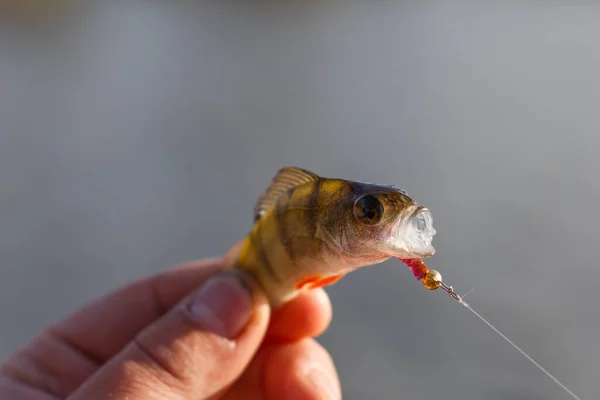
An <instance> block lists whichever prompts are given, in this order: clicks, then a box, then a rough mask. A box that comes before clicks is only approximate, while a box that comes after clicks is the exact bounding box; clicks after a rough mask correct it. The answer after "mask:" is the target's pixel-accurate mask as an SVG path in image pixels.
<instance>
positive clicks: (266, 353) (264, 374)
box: [220, 339, 341, 400]
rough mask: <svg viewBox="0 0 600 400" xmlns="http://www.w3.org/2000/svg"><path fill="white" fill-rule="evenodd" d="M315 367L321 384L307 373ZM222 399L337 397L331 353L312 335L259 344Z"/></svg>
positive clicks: (311, 399) (320, 399)
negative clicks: (322, 383)
mask: <svg viewBox="0 0 600 400" xmlns="http://www.w3.org/2000/svg"><path fill="white" fill-rule="evenodd" d="M312 369H317V370H318V371H319V372H321V373H322V376H324V377H325V378H324V379H323V380H326V381H327V382H329V384H328V385H327V386H328V387H329V388H321V387H320V386H319V385H318V384H315V383H313V382H312V381H311V379H310V378H309V377H308V375H309V371H311V370H312ZM220 399H222V400H239V399H244V400H334V399H341V388H340V382H339V378H338V374H337V371H336V368H335V365H334V363H333V361H332V359H331V356H330V355H329V353H327V351H326V350H325V349H324V348H323V347H322V346H321V345H320V344H319V343H317V341H315V340H314V339H304V340H301V341H298V342H294V343H286V344H278V345H271V346H266V347H263V348H261V350H260V351H259V353H258V354H257V356H256V357H255V358H254V360H252V363H251V364H250V366H249V367H248V369H247V370H246V371H245V372H244V375H243V376H242V377H241V378H240V379H239V380H238V381H237V382H236V383H235V384H234V385H233V386H232V387H231V388H230V390H229V391H228V392H227V394H226V395H225V396H223V397H222V398H220Z"/></svg>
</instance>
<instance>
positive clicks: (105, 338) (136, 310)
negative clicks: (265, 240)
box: [49, 258, 222, 363]
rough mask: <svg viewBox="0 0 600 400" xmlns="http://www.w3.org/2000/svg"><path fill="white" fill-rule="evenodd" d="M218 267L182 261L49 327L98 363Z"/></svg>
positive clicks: (209, 261)
mask: <svg viewBox="0 0 600 400" xmlns="http://www.w3.org/2000/svg"><path fill="white" fill-rule="evenodd" d="M221 269H222V263H221V260H220V259H216V258H213V259H206V260H202V261H195V262H190V263H186V264H182V265H180V266H178V267H176V268H174V269H171V270H168V271H165V272H162V273H159V274H156V275H153V276H151V277H149V278H146V279H142V280H140V281H137V282H134V283H132V284H129V285H127V286H124V287H122V288H120V289H117V290H116V291H113V292H111V293H109V294H107V295H105V296H103V297H100V298H99V299H97V300H95V301H92V302H91V303H89V304H87V305H85V306H84V307H82V308H80V309H78V310H77V311H75V312H74V313H72V314H71V315H69V316H67V317H66V318H64V319H63V320H61V321H59V322H58V323H56V324H55V325H52V326H51V327H50V328H49V330H50V331H51V333H52V334H54V335H56V336H58V337H59V338H60V339H62V340H63V341H65V342H67V343H68V344H69V345H71V346H73V347H75V348H76V349H78V350H79V351H81V352H82V353H84V354H85V355H86V356H88V357H89V358H90V359H93V360H95V361H97V362H99V363H102V362H104V361H106V360H108V359H110V358H112V357H113V356H114V355H115V354H117V353H118V352H119V351H121V349H122V348H123V347H124V346H126V345H127V343H129V342H130V341H131V340H132V339H133V338H134V337H135V336H136V335H137V334H138V333H139V332H140V331H141V330H142V329H143V328H144V327H146V326H147V325H149V324H150V323H152V322H153V321H154V320H156V319H157V318H159V317H160V316H161V315H163V314H164V313H165V312H166V311H168V310H169V309H170V308H171V307H173V306H174V305H175V304H176V303H177V302H178V301H179V300H181V299H182V298H183V297H184V296H185V295H186V294H188V293H189V292H191V291H192V290H194V289H195V288H197V287H198V286H200V285H201V284H202V283H203V282H204V281H206V280H207V279H208V278H210V277H211V276H212V275H213V274H215V273H217V272H219V271H220V270H221Z"/></svg>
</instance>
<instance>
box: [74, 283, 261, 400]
mask: <svg viewBox="0 0 600 400" xmlns="http://www.w3.org/2000/svg"><path fill="white" fill-rule="evenodd" d="M251 286H252V288H253V293H254V312H253V316H252V318H251V320H250V322H249V323H248V324H247V326H246V327H245V329H244V330H243V331H242V332H241V334H240V335H239V336H237V337H236V338H234V339H232V340H228V339H226V338H224V337H221V336H218V335H216V334H214V333H212V332H209V331H206V330H203V329H201V328H200V327H199V326H198V325H197V324H196V323H195V321H194V319H193V318H191V317H190V315H189V311H188V307H187V303H188V302H189V301H191V299H192V298H193V296H188V298H186V299H185V300H184V301H183V302H181V303H180V304H178V305H177V306H176V307H175V308H174V309H173V310H172V311H170V312H168V313H167V314H165V315H164V316H163V317H161V318H160V319H158V320H157V321H156V322H154V323H152V324H151V325H149V326H148V327H147V328H145V329H144V330H142V332H140V334H139V335H137V336H136V338H135V340H134V341H132V342H131V343H130V344H129V345H127V347H125V349H124V350H123V351H121V352H120V353H119V354H117V355H116V356H115V357H114V358H112V359H111V360H110V361H109V362H108V363H106V364H105V365H104V366H103V367H102V368H101V369H100V370H99V371H98V372H97V373H96V374H95V375H94V376H92V377H91V378H90V379H88V381H86V382H85V383H84V384H83V385H82V386H81V387H80V388H79V389H78V390H77V391H76V392H75V393H74V394H73V395H72V396H71V397H70V398H72V399H73V400H75V399H86V400H87V399H106V398H109V396H113V398H117V399H120V398H127V399H129V400H138V399H139V400H145V399H150V398H165V399H180V398H181V399H185V398H189V396H190V394H193V396H194V398H198V399H206V398H210V397H211V396H213V395H215V394H216V393H219V392H220V391H222V390H223V389H224V388H226V387H227V386H229V385H231V384H232V383H233V382H234V381H235V380H236V379H237V378H238V377H239V376H240V375H241V374H242V372H243V370H244V369H245V368H246V367H247V365H248V364H249V363H250V361H251V359H252V357H253V356H254V354H255V352H256V351H257V350H258V348H259V347H260V344H261V341H262V339H263V337H264V334H265V332H266V329H267V325H268V321H269V316H270V308H269V305H268V303H267V300H266V297H265V296H264V293H263V292H262V290H261V289H260V287H259V286H258V285H257V284H256V283H252V284H251ZM161 396H162V397H161Z"/></svg>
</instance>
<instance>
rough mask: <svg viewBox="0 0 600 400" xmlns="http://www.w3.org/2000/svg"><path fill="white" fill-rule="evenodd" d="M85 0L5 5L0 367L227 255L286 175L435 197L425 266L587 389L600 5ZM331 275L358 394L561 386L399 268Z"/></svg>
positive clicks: (558, 396) (348, 392) (348, 389)
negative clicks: (160, 275) (54, 324)
mask: <svg viewBox="0 0 600 400" xmlns="http://www.w3.org/2000/svg"><path fill="white" fill-rule="evenodd" d="M97 3H98V4H95V5H93V6H88V7H83V6H80V7H78V8H77V9H72V8H69V7H68V6H67V8H65V9H64V10H46V11H42V12H40V13H39V14H36V15H28V14H27V13H21V14H19V15H18V16H17V15H16V14H14V13H11V14H8V13H7V12H6V13H4V14H3V18H1V19H0V21H1V22H0V126H1V133H0V221H1V223H0V321H1V326H2V329H1V332H0V356H2V358H4V357H6V356H8V355H9V354H10V353H11V352H13V351H14V350H15V349H16V348H17V347H19V346H21V345H23V344H25V343H26V342H27V341H28V340H29V339H30V338H31V337H32V335H34V334H35V333H36V332H37V331H38V330H40V329H41V328H43V327H44V326H46V325H47V324H48V323H50V322H51V321H53V320H55V319H56V318H58V317H60V316H63V315H64V314H66V313H68V312H69V311H71V310H73V309H74V308H76V307H77V306H79V305H81V304H83V303H85V302H86V301H88V300H90V299H92V298H94V297H95V296H98V295H100V294H102V293H104V292H105V291H107V290H110V289H113V288H115V287H117V286H118V285H120V284H123V283H125V282H127V281H129V280H131V279H135V278H138V277H142V276H145V275H147V274H150V273H153V272H156V271H159V270H162V269H164V268H166V267H167V266H169V265H173V264H175V263H178V262H182V261H186V260H189V259H195V258H200V257H206V256H213V255H217V254H221V253H223V252H225V251H226V250H227V249H228V247H229V246H230V245H231V244H233V243H234V242H235V241H237V240H238V239H239V238H240V237H241V236H242V235H244V234H245V233H246V232H247V231H248V229H249V227H250V223H251V220H252V206H253V204H254V202H255V200H256V197H257V196H258V195H260V194H261V192H262V191H263V190H264V188H265V186H266V185H267V184H268V183H269V181H270V179H271V177H272V175H273V174H274V173H275V171H276V170H277V169H278V168H280V167H281V166H282V165H297V166H300V167H304V168H308V169H311V170H313V171H315V172H317V173H320V174H322V175H324V176H329V177H341V178H348V179H357V180H366V181H372V182H379V183H392V184H397V185H399V186H401V187H402V188H404V189H406V190H407V191H408V193H409V194H411V195H413V196H414V197H415V198H416V199H417V200H418V201H419V202H421V203H423V204H425V205H426V206H428V207H429V208H430V209H431V210H432V211H433V214H434V217H435V222H436V228H437V230H438V235H437V236H436V239H435V241H434V243H435V245H436V248H437V254H436V256H435V257H434V258H433V259H432V260H431V261H430V265H431V266H432V267H434V268H436V269H439V270H441V272H442V273H443V275H444V278H445V279H446V280H447V281H448V282H450V283H451V284H453V285H454V286H455V288H457V289H458V290H459V291H463V292H466V291H468V290H469V289H475V291H474V293H473V294H471V295H470V297H469V299H470V303H471V304H472V305H473V307H474V308H476V309H477V310H478V311H479V312H481V314H483V315H484V316H486V317H488V318H489V319H490V320H491V321H492V322H493V323H495V324H496V325H497V326H498V327H499V328H500V329H501V330H503V331H504V333H505V334H507V335H508V336H509V337H511V338H512V339H513V340H514V341H515V342H517V343H518V344H519V345H521V346H522V347H523V348H524V349H525V350H526V351H528V352H530V354H531V355H532V356H533V357H534V358H536V359H537V360H538V361H539V362H540V363H541V364H542V365H544V366H545V368H547V369H548V370H549V371H551V372H552V373H553V374H555V375H556V376H557V377H559V379H562V380H563V381H564V383H565V384H566V385H567V386H569V387H571V389H573V391H574V392H575V393H577V394H578V395H579V396H581V397H582V399H594V398H598V396H599V395H600V385H599V383H598V371H599V370H600V361H599V359H600V357H599V356H600V347H598V346H596V344H597V340H596V339H597V337H598V329H599V328H600V308H599V307H598V306H597V305H598V296H597V294H596V291H597V287H598V285H599V284H600V269H599V268H598V263H597V261H596V246H597V243H596V239H597V237H598V234H597V226H598V225H599V224H600V215H599V214H598V212H597V209H598V202H599V200H600V183H599V182H598V179H597V173H598V171H599V167H600V161H599V157H598V154H599V152H600V151H599V148H598V145H599V144H600V136H598V131H599V130H600V113H599V112H598V105H599V104H600V80H598V71H599V70H600V42H598V39H597V38H598V36H599V35H600V25H598V19H599V17H600V5H596V4H593V3H592V2H587V3H586V2H580V3H578V4H577V5H575V3H571V4H572V5H570V6H566V5H565V4H566V3H559V2H543V3H542V2H519V3H517V2H505V3H500V2H495V3H493V4H492V3H491V2H490V3H486V4H476V3H475V2H452V1H425V2H419V3H417V2H410V1H404V2H402V1H398V2H345V3H342V2H331V1H314V2H223V3H218V2H201V1H198V2H192V1H149V0H147V1H127V2H103V3H100V2H97ZM53 11H56V12H53ZM328 291H329V293H330V295H331V298H332V301H333V303H334V310H335V311H334V320H333V323H332V326H331V328H330V329H329V330H328V331H327V333H326V334H325V335H323V336H322V337H321V338H320V341H321V343H323V344H324V345H325V346H326V347H327V348H328V349H329V350H330V351H331V352H332V354H333V357H334V360H335V361H336V363H337V366H338V368H339V372H340V376H341V379H342V384H343V390H344V395H345V398H346V399H356V400H363V399H436V398H444V399H446V400H460V399H475V400H478V399H490V400H496V399H524V400H525V399H527V400H537V399H544V400H562V399H567V395H566V394H565V393H564V392H563V391H562V390H561V389H560V388H559V387H557V386H556V385H555V384H554V383H553V382H552V381H551V380H549V379H548V378H547V377H546V376H544V375H543V374H542V373H541V372H540V371H538V370H536V369H535V368H534V367H533V366H532V365H531V364H530V363H529V362H528V361H527V360H525V359H524V358H523V357H521V355H519V354H518V353H517V352H516V351H514V350H513V349H511V348H510V347H509V346H508V344H506V343H504V342H502V341H501V339H500V338H499V337H498V336H496V335H495V334H494V333H493V332H492V331H490V330H489V329H488V328H487V327H486V326H484V325H483V324H482V323H480V322H479V321H477V320H476V318H475V317H474V316H472V315H470V314H469V313H468V312H467V311H466V310H464V309H462V308H461V307H459V306H458V305H456V304H455V303H454V302H452V301H450V300H448V299H447V298H446V297H444V296H442V295H441V294H440V293H432V292H429V291H426V290H424V289H423V288H422V287H421V285H420V284H418V283H417V282H416V281H415V280H414V278H413V277H412V276H411V274H410V273H409V272H408V271H407V270H406V268H405V267H403V266H402V265H401V264H400V263H399V262H397V261H389V262H386V263H384V264H382V265H381V266H378V267H374V268H367V269H363V270H360V271H357V272H355V273H354V274H351V275H350V276H348V277H347V278H346V279H344V280H343V281H341V282H340V283H338V284H337V285H335V286H333V287H331V288H330V289H329V290H328Z"/></svg>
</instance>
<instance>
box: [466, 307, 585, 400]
mask: <svg viewBox="0 0 600 400" xmlns="http://www.w3.org/2000/svg"><path fill="white" fill-rule="evenodd" d="M459 303H461V304H462V305H463V306H465V307H466V308H467V309H469V311H471V312H472V313H473V314H475V316H476V317H477V318H479V319H480V320H482V321H483V322H484V323H485V324H486V325H487V326H489V327H490V328H492V329H493V330H494V332H496V333H497V334H498V335H500V336H501V337H502V338H503V339H504V340H506V341H507V342H508V343H510V344H511V345H512V346H513V347H514V348H515V349H517V350H518V351H519V352H520V353H521V354H523V355H524V356H525V357H526V358H527V359H528V360H529V361H531V362H532V363H533V365H535V366H536V367H538V368H539V369H540V371H542V372H543V373H545V374H546V375H548V377H549V378H550V379H552V380H553V381H554V382H556V384H557V385H558V386H560V387H561V388H563V389H564V390H565V391H566V392H567V393H569V394H570V395H571V396H572V397H573V398H574V399H576V400H581V399H580V398H579V397H577V396H576V395H575V393H573V392H571V391H570V390H569V388H568V387H566V386H565V385H563V384H562V383H561V382H560V381H559V380H558V379H556V378H555V377H554V376H553V375H552V374H551V373H550V372H548V371H546V370H545V369H544V368H543V367H542V366H541V365H540V364H538V363H537V361H535V360H534V359H533V358H531V357H530V356H529V354H527V353H525V352H524V351H523V350H521V348H520V347H519V346H517V345H516V344H514V343H513V342H512V341H511V340H510V339H509V338H507V337H506V336H504V334H503V333H502V332H500V331H499V330H498V329H496V327H495V326H494V325H492V324H490V323H489V322H488V321H487V320H486V319H485V318H483V317H482V316H481V315H479V314H478V313H477V311H475V310H473V309H472V308H471V306H470V305H468V304H467V303H465V302H464V301H459Z"/></svg>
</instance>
